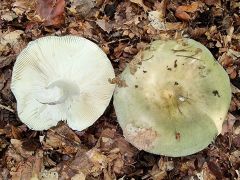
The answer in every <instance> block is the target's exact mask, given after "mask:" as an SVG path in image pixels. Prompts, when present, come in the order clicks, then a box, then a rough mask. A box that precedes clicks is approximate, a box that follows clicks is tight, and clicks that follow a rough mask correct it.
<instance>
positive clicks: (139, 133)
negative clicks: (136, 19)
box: [114, 38, 231, 157]
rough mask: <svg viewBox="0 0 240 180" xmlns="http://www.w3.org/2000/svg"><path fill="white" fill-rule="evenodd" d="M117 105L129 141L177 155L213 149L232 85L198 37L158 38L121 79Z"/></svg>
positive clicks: (143, 148)
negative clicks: (211, 144) (212, 144)
mask: <svg viewBox="0 0 240 180" xmlns="http://www.w3.org/2000/svg"><path fill="white" fill-rule="evenodd" d="M120 78H121V80H122V81H125V83H126V85H127V87H121V88H120V87H117V88H116V89H115V93H114V107H115V111H116V115H117V118H118V122H119V124H120V126H121V127H122V129H123V134H124V136H125V138H126V139H127V140H128V141H129V142H130V143H132V144H133V145H134V146H136V147H137V148H138V149H142V150H145V151H147V152H150V153H154V154H161V155H166V156H172V157H179V156H186V155H190V154H193V153H196V152H198V151H200V150H202V149H204V148H205V147H207V146H208V145H209V144H210V143H211V142H212V141H213V140H214V138H215V137H216V136H217V135H218V134H219V133H220V132H221V129H222V123H223V121H224V118H225V117H226V114H227V112H228V108H229V105H230V101H231V89H230V81H229V77H228V75H227V73H226V72H225V71H224V69H223V68H222V66H221V65H220V64H219V63H218V62H217V61H216V60H215V59H214V57H213V56H212V54H211V53H210V51H209V50H208V49H207V48H206V47H205V46H203V45H202V44H200V43H199V42H196V41H194V40H192V39H185V38H184V39H178V40H166V41H164V40H157V41H154V42H153V43H152V44H151V45H150V46H149V47H148V48H146V49H145V50H144V51H142V52H139V54H137V56H136V57H135V58H134V59H133V60H132V61H131V63H130V64H129V65H128V66H127V67H126V69H125V70H124V71H123V73H122V74H121V76H120Z"/></svg>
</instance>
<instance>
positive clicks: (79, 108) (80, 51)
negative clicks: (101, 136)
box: [11, 36, 115, 131]
mask: <svg viewBox="0 0 240 180" xmlns="http://www.w3.org/2000/svg"><path fill="white" fill-rule="evenodd" d="M114 77H115V75H114V70H113V67H112V65H111V62H110V61H109V59H108V58H107V56H106V54H105V53H104V52H103V51H102V50H101V49H100V48H99V47H98V46H97V45H96V44H95V43H93V42H91V41H89V40H87V39H85V38H81V37H76V36H64V37H56V36H48V37H44V38H40V39H37V40H35V41H32V42H30V43H29V45H28V46H27V47H26V48H25V49H24V50H23V51H22V52H21V53H20V54H19V56H18V57H17V60H16V62H15V65H14V68H13V74H12V83H11V90H12V92H13V93H14V95H15V97H16V100H17V110H18V116H19V118H20V120H21V121H22V122H24V123H25V124H27V125H28V126H29V127H30V128H31V129H34V130H44V129H48V128H50V127H52V126H55V125H56V124H57V123H58V122H59V121H60V120H66V121H67V123H68V125H69V126H70V127H71V128H72V129H74V130H79V131H81V130H83V129H85V128H87V127H89V126H90V125H92V124H93V123H94V122H95V121H96V120H97V119H98V118H99V117H100V116H101V115H102V114H103V112H104V111H105V109H106V107H107V106H108V104H109V102H110V100H111V97H112V94H113V91H114V88H115V85H114V84H110V83H109V82H108V80H109V79H112V78H114Z"/></svg>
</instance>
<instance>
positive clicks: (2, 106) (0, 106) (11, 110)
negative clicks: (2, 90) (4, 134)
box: [0, 104, 14, 113]
mask: <svg viewBox="0 0 240 180" xmlns="http://www.w3.org/2000/svg"><path fill="white" fill-rule="evenodd" d="M0 109H6V110H8V111H10V112H12V113H14V110H13V109H12V108H10V107H8V106H4V105H2V104H0Z"/></svg>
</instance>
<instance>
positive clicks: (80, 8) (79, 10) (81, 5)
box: [69, 0, 96, 17]
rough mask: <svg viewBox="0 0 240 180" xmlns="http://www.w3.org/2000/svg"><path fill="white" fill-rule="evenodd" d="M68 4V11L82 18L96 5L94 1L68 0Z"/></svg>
mask: <svg viewBox="0 0 240 180" xmlns="http://www.w3.org/2000/svg"><path fill="white" fill-rule="evenodd" d="M70 2H71V7H70V8H69V11H70V12H72V13H74V14H78V15H80V16H82V17H85V16H87V15H88V14H89V12H90V11H91V10H92V8H94V7H95V5H96V2H95V0H70Z"/></svg>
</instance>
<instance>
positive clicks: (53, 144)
mask: <svg viewBox="0 0 240 180" xmlns="http://www.w3.org/2000/svg"><path fill="white" fill-rule="evenodd" d="M43 144H44V146H45V147H44V148H46V149H56V150H57V151H58V152H61V153H63V154H73V153H76V152H77V151H78V148H79V147H80V139H79V138H78V136H77V135H76V134H75V133H74V132H73V131H72V130H71V129H70V128H69V127H68V126H67V125H66V124H63V123H62V124H60V125H59V126H57V127H54V128H51V129H49V130H48V132H47V136H46V142H43Z"/></svg>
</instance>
